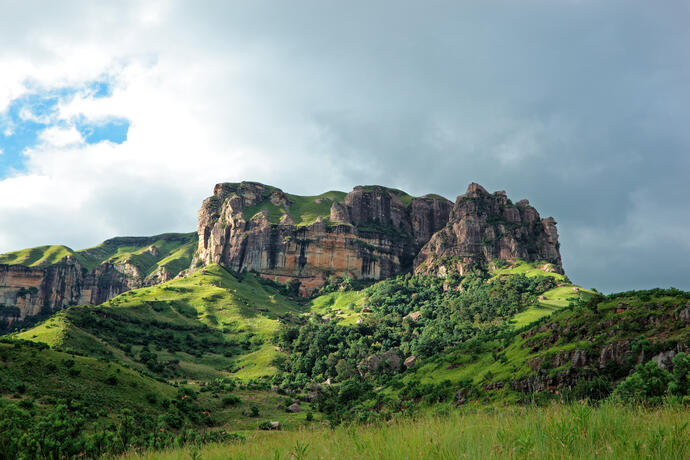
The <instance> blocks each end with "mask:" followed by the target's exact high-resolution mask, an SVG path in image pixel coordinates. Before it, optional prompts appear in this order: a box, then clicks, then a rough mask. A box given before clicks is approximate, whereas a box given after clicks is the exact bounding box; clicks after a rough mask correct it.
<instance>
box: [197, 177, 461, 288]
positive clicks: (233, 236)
mask: <svg viewBox="0 0 690 460" xmlns="http://www.w3.org/2000/svg"><path fill="white" fill-rule="evenodd" d="M325 200H328V201H325ZM406 202H407V203H406ZM324 204H326V205H327V206H328V207H330V209H329V210H328V208H326V209H327V211H326V213H325V214H324V215H317V216H316V218H315V219H312V221H304V220H302V221H298V219H300V218H303V216H304V214H301V210H303V209H308V208H309V207H317V205H318V207H319V208H321V209H323V208H324ZM451 207H452V204H451V203H450V202H449V201H448V200H446V199H445V198H442V197H438V196H433V195H430V196H425V197H420V198H412V197H410V196H409V195H407V194H405V193H404V192H400V191H397V190H392V189H388V188H385V187H379V186H370V187H355V189H354V190H353V191H352V192H350V193H348V194H347V195H346V196H345V197H344V199H342V200H337V199H332V198H319V197H297V196H294V195H287V194H285V193H283V192H282V191H281V190H279V189H276V188H272V187H268V186H265V185H262V184H257V183H253V182H242V183H239V184H228V183H225V184H218V185H216V187H215V188H214V191H213V196H212V197H210V198H207V199H206V200H205V201H204V203H203V205H202V207H201V210H200V211H199V226H198V235H199V247H198V259H199V260H200V261H201V262H202V263H204V264H211V263H221V264H223V265H225V266H226V267H228V268H230V269H232V270H235V271H245V270H246V271H254V272H256V273H259V274H260V275H261V276H264V277H266V278H269V279H273V280H276V281H278V282H281V283H287V282H289V281H291V280H298V281H299V282H300V292H301V293H302V294H305V295H307V294H309V293H311V292H312V291H313V290H314V289H316V288H318V287H320V286H321V285H323V283H324V282H325V280H326V278H327V277H328V276H329V275H337V276H345V275H347V276H351V277H353V278H357V279H374V280H379V279H383V278H387V277H390V276H394V275H397V274H398V273H401V272H402V271H404V270H406V269H409V268H411V267H412V261H413V259H414V257H415V255H416V253H417V251H418V250H419V248H421V246H422V245H423V244H424V243H426V241H427V240H428V238H429V237H430V236H431V234H433V233H434V232H436V231H438V230H439V229H441V228H443V226H445V225H446V222H447V220H448V216H449V214H450V210H451ZM278 215H280V217H279V218H278V217H277V216H278ZM312 217H313V216H312ZM296 221H297V223H296Z"/></svg>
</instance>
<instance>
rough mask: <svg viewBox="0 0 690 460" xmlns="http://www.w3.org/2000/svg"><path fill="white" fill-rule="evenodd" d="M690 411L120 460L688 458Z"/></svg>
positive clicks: (480, 422) (493, 416) (307, 436)
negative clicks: (192, 459) (194, 459)
mask: <svg viewBox="0 0 690 460" xmlns="http://www.w3.org/2000/svg"><path fill="white" fill-rule="evenodd" d="M689 419H690V410H688V409H687V408H681V407H663V408H656V409H645V408H642V407H626V406H617V405H613V404H608V403H607V404H604V405H602V406H601V407H598V408H591V407H589V406H586V405H581V404H576V405H573V406H562V405H553V406H550V407H545V408H537V407H517V406H513V407H506V408H493V409H492V408H483V409H480V408H470V407H466V408H463V409H455V408H452V407H450V406H437V408H436V409H435V411H434V413H428V414H426V415H424V416H420V417H418V418H414V419H412V418H399V419H396V420H394V421H392V422H387V423H383V424H379V425H369V426H356V427H339V428H336V429H335V430H330V429H328V428H323V427H320V428H315V429H309V428H305V429H302V430H300V431H292V432H289V431H284V432H260V431H257V432H249V433H248V434H247V439H246V441H245V442H242V443H238V444H226V445H211V446H206V447H204V448H202V449H201V450H196V449H194V448H185V449H176V450H172V451H165V452H154V453H143V454H136V453H133V454H130V455H127V456H125V457H123V459H127V460H134V459H137V460H142V459H168V460H173V459H174V460H178V459H180V460H181V459H190V458H197V459H204V460H220V459H391V460H393V459H396V460H398V459H457V458H469V459H492V458H501V459H502V458H509V459H510V458H516V459H517V458H540V459H550V458H557V459H559V458H577V459H608V458H610V459H614V458H615V459H621V458H625V459H636V458H653V459H657V458H658V459H686V458H688V455H690V447H688V446H689V445H690V427H689V426H688V420H689Z"/></svg>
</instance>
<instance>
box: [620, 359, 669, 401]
mask: <svg viewBox="0 0 690 460" xmlns="http://www.w3.org/2000/svg"><path fill="white" fill-rule="evenodd" d="M670 381H671V374H669V373H668V372H667V371H665V370H663V369H661V368H660V367H659V366H658V365H657V363H656V362H654V361H649V362H648V363H646V364H638V365H637V367H635V372H633V373H632V374H631V375H630V376H629V377H628V378H626V379H625V380H624V381H623V382H621V383H620V384H619V385H618V387H616V391H615V394H616V396H618V397H620V398H621V399H623V400H625V401H642V400H645V399H649V398H659V397H661V396H663V395H664V393H666V390H667V388H668V383H669V382H670Z"/></svg>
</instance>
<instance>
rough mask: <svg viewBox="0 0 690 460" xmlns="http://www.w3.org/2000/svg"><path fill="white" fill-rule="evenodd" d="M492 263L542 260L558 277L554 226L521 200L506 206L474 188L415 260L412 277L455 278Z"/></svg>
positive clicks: (500, 199)
mask: <svg viewBox="0 0 690 460" xmlns="http://www.w3.org/2000/svg"><path fill="white" fill-rule="evenodd" d="M497 259H523V260H526V261H540V260H543V261H546V262H549V263H552V264H554V266H555V269H556V270H557V271H558V272H560V273H562V271H563V269H562V266H561V256H560V252H559V244H558V232H557V230H556V221H555V220H554V219H553V218H551V217H549V218H546V219H541V218H540V217H539V213H538V212H537V210H536V209H534V208H533V207H532V206H530V205H529V202H528V201H527V200H522V201H519V202H518V203H517V204H516V205H514V204H512V202H510V200H508V197H507V196H506V194H505V192H502V191H500V192H496V193H493V194H490V193H489V192H487V191H486V190H485V189H484V188H483V187H482V186H480V185H478V184H470V186H469V188H468V189H467V193H465V194H464V195H461V196H459V197H458V198H457V200H456V201H455V205H454V206H453V210H452V212H451V215H450V219H449V222H448V224H447V225H446V226H445V228H443V229H442V230H440V231H439V232H437V233H436V234H434V235H433V236H432V237H431V239H430V240H429V242H428V243H426V245H424V247H423V248H422V249H421V250H420V252H419V254H418V255H417V257H416V259H415V267H416V268H415V271H416V272H417V273H443V272H445V271H447V270H449V269H452V268H454V269H456V270H457V271H458V272H459V273H460V274H463V273H465V272H466V271H467V270H468V269H471V268H473V267H483V268H486V267H487V265H488V263H489V262H491V261H493V260H497Z"/></svg>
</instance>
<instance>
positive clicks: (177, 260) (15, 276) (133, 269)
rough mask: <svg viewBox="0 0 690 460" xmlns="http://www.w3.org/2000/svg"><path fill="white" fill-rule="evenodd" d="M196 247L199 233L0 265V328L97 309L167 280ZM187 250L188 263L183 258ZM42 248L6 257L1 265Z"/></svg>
mask: <svg viewBox="0 0 690 460" xmlns="http://www.w3.org/2000/svg"><path fill="white" fill-rule="evenodd" d="M195 246H196V235H195V234H163V235H157V236H153V237H119V238H113V239H110V240H107V241H105V242H103V243H102V244H101V245H99V246H96V247H94V248H90V249H85V250H81V251H76V252H75V251H72V250H71V249H69V248H66V249H67V250H69V251H71V254H70V255H67V256H66V257H63V258H62V259H60V260H58V261H56V262H53V263H33V264H31V262H32V261H31V260H28V261H23V260H19V262H17V263H7V264H0V329H2V328H3V327H4V325H6V324H7V323H13V322H15V321H21V320H24V319H25V318H27V317H31V316H35V315H37V314H39V313H50V312H53V311H56V310H59V309H61V308H64V307H66V306H68V305H73V304H92V305H97V304H100V303H103V302H105V301H106V300H108V299H111V298H112V297H115V296H116V295H118V294H121V293H123V292H125V291H128V290H130V289H136V288H140V287H144V286H150V285H153V284H158V283H162V282H165V281H169V280H170V279H172V278H173V277H175V276H176V275H177V274H178V273H179V272H180V271H181V270H183V269H186V268H187V267H188V266H189V263H190V261H191V252H193V250H194V247H195ZM185 247H188V248H189V252H190V255H189V256H188V258H185V257H186V256H185V255H180V251H181V250H184V248H185ZM161 248H162V249H163V252H161ZM40 249H41V248H33V249H30V250H24V251H18V252H17V253H9V254H5V255H3V260H11V259H12V258H13V257H14V256H13V254H19V253H22V254H25V253H29V254H30V253H32V252H35V251H38V250H40ZM173 259H174V260H173ZM22 262H24V263H27V265H23V263H22ZM29 264H31V265H29ZM87 267H88V268H87Z"/></svg>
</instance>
